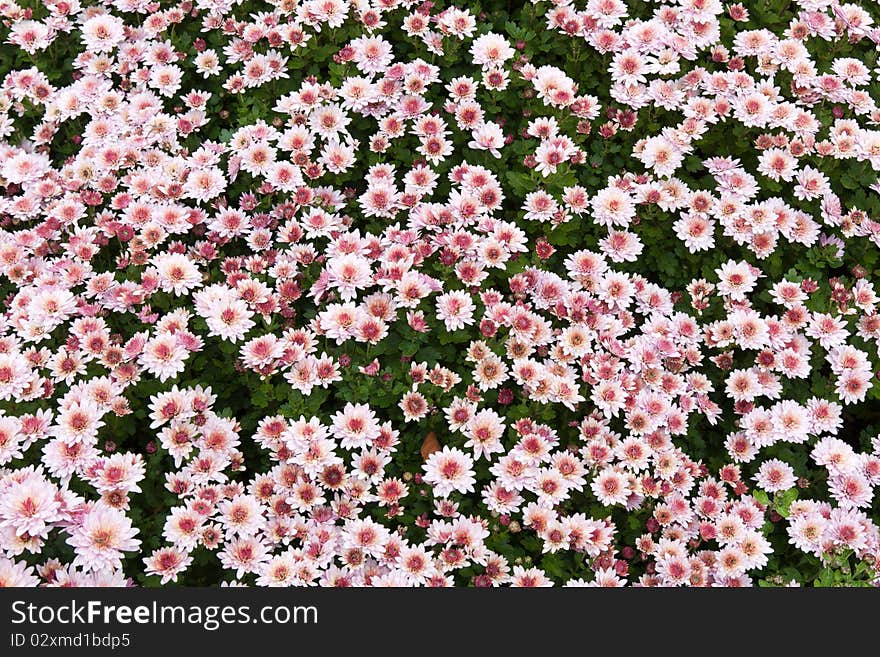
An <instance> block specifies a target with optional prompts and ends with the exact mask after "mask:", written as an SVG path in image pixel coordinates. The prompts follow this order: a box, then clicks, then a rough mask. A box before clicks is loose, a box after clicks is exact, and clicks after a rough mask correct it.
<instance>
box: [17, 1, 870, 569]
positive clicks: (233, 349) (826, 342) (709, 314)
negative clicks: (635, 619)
mask: <svg viewBox="0 0 880 657" xmlns="http://www.w3.org/2000/svg"><path fill="white" fill-rule="evenodd" d="M493 4H498V5H499V8H497V9H495V8H493ZM514 4H515V3H514ZM754 4H755V5H761V6H762V8H759V7H757V6H756V7H754V8H752V7H749V6H748V5H749V3H745V4H727V5H725V4H722V2H721V1H720V0H655V1H653V2H627V1H624V0H586V1H580V0H578V1H572V0H556V1H554V2H549V3H548V2H540V1H536V2H534V3H531V4H528V5H526V6H524V7H522V8H519V9H516V10H515V11H516V12H518V13H517V14H513V13H510V12H511V8H510V4H509V3H488V5H489V6H488V7H487V8H484V10H483V11H482V12H477V13H475V10H471V9H468V8H467V7H466V6H460V7H456V6H445V4H444V3H434V2H420V1H417V0H277V1H275V0H273V1H272V2H269V3H257V4H254V3H249V2H242V1H240V0H239V1H237V2H230V1H227V0H196V1H195V2H191V1H187V2H183V3H181V4H179V5H175V6H173V7H169V8H163V7H162V6H161V5H160V3H159V2H148V1H146V0H112V1H111V0H101V1H82V2H81V1H80V0H43V2H42V3H41V4H40V5H39V6H38V7H36V8H30V7H28V8H25V7H23V6H20V5H19V4H17V3H15V2H11V1H7V2H0V15H2V17H3V24H2V27H0V37H2V38H3V41H4V42H3V44H2V45H0V48H2V50H0V53H2V55H3V56H2V58H0V62H2V63H0V75H2V85H0V187H2V188H3V190H4V194H3V196H2V198H0V283H2V286H3V293H4V305H3V314H2V319H0V408H2V414H0V585H13V586H16V585H17V586H33V585H43V586H123V585H130V584H134V583H136V584H147V585H150V584H152V585H155V584H165V583H168V582H181V583H200V584H220V583H224V584H235V585H238V584H246V585H260V586H289V585H298V586H307V585H322V586H380V585H384V586H411V585H431V586H450V585H462V584H474V585H478V586H496V585H513V586H545V585H552V584H564V585H569V586H623V585H627V584H634V585H640V586H682V585H685V586H743V585H750V584H753V583H756V582H757V581H761V582H762V583H766V584H777V585H778V584H811V583H813V582H814V581H819V582H820V583H828V582H831V583H835V582H839V581H840V578H841V577H844V575H845V576H846V577H848V578H849V579H847V580H846V583H850V584H852V583H865V582H868V583H873V584H876V583H877V582H878V581H880V579H878V575H877V572H878V570H880V529H878V522H880V516H878V514H877V509H878V503H877V502H876V501H875V488H876V487H877V486H878V485H880V427H876V426H874V425H872V418H873V421H876V419H877V418H878V417H880V414H878V410H880V408H878V403H877V399H878V398H880V395H878V388H880V385H878V383H877V380H876V377H875V372H876V371H877V370H878V353H880V314H878V310H880V309H878V304H880V296H878V294H877V291H876V289H875V285H874V283H873V282H872V281H873V279H874V278H876V274H877V273H878V271H876V266H877V265H878V264H880V263H878V249H880V221H878V220H877V219H876V218H877V217H880V198H878V196H880V186H878V184H877V173H876V172H877V171H880V107H878V105H877V102H878V99H880V96H878V93H880V83H878V80H877V79H878V74H880V69H877V68H873V67H874V66H875V65H876V62H877V58H878V52H880V45H878V44H880V30H878V29H877V28H875V23H876V22H877V21H878V20H880V12H878V11H877V9H876V6H873V4H872V6H870V7H865V6H860V5H859V4H858V3H843V2H839V1H838V0H794V1H793V2H777V3H775V4H776V5H779V6H778V7H771V8H770V9H767V10H766V11H765V10H764V9H763V6H764V5H766V4H767V3H754ZM771 4H772V3H771ZM866 4H871V3H866ZM767 12H769V13H767ZM752 13H755V15H754V16H753V15H752Z"/></svg>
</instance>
